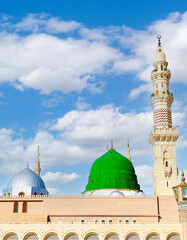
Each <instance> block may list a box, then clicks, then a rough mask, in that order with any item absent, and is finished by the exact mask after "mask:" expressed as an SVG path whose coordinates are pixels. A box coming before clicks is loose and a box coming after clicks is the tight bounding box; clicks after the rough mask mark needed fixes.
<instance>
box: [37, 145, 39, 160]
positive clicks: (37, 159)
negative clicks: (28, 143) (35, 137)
mask: <svg viewBox="0 0 187 240" xmlns="http://www.w3.org/2000/svg"><path fill="white" fill-rule="evenodd" d="M37 156H38V159H37V160H39V157H40V146H39V145H38V153H37Z"/></svg>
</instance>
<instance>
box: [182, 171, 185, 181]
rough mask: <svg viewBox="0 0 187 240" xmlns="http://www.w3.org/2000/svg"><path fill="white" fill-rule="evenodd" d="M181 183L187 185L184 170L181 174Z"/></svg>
mask: <svg viewBox="0 0 187 240" xmlns="http://www.w3.org/2000/svg"><path fill="white" fill-rule="evenodd" d="M181 176H182V177H181V181H182V183H183V184H184V183H185V177H184V172H183V170H182V172H181Z"/></svg>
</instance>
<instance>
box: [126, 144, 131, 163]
mask: <svg viewBox="0 0 187 240" xmlns="http://www.w3.org/2000/svg"><path fill="white" fill-rule="evenodd" d="M127 158H128V159H129V160H130V161H131V155H130V145H129V140H127Z"/></svg>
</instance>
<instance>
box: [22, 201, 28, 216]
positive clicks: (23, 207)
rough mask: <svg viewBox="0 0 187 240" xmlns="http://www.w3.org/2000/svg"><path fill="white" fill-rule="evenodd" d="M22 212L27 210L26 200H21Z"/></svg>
mask: <svg viewBox="0 0 187 240" xmlns="http://www.w3.org/2000/svg"><path fill="white" fill-rule="evenodd" d="M22 212H23V213H26V212H27V202H23V206H22Z"/></svg>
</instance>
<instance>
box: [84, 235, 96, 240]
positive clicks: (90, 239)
mask: <svg viewBox="0 0 187 240" xmlns="http://www.w3.org/2000/svg"><path fill="white" fill-rule="evenodd" d="M85 240H99V237H98V236H97V235H96V234H94V233H92V234H89V235H88V236H87V237H86V239H85Z"/></svg>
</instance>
